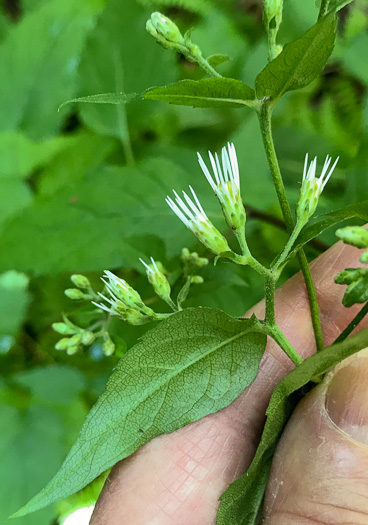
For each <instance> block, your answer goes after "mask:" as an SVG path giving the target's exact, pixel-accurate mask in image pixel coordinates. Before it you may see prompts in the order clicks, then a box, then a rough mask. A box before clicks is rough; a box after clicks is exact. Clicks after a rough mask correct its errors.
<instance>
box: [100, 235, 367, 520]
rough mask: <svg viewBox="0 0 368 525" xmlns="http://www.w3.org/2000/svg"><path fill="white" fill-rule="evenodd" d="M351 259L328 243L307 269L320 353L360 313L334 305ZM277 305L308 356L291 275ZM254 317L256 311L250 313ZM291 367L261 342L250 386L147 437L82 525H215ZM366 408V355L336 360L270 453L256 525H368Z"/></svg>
mask: <svg viewBox="0 0 368 525" xmlns="http://www.w3.org/2000/svg"><path fill="white" fill-rule="evenodd" d="M357 260H358V252H357V250H356V249H354V248H351V247H348V246H344V245H342V244H341V243H337V244H336V245H335V246H333V247H332V248H331V249H330V250H328V251H327V252H326V253H324V254H323V255H322V256H321V257H319V258H318V259H317V260H316V261H314V262H313V263H312V265H311V270H312V274H313V277H314V280H315V285H316V289H317V294H318V300H319V305H320V312H321V319H322V323H323V331H324V339H325V343H326V344H327V345H328V344H331V343H332V342H333V341H334V339H335V338H336V337H337V335H338V334H339V333H340V332H341V330H342V329H343V328H344V327H345V326H346V325H347V324H348V323H349V322H350V321H351V319H352V318H353V317H354V316H355V315H356V313H357V311H358V310H359V308H360V307H359V306H356V307H352V308H349V309H346V308H344V307H343V306H342V304H341V298H342V294H343V292H344V290H343V287H341V286H337V285H335V284H334V280H333V279H334V276H335V275H336V274H337V273H338V272H340V271H342V270H343V269H344V268H346V267H348V266H356V265H357ZM276 303H277V308H276V312H277V321H278V323H279V325H280V327H281V328H282V330H283V331H284V333H285V335H286V336H287V337H288V338H289V339H290V341H291V342H292V343H293V345H294V347H295V348H296V349H297V350H298V351H299V352H300V354H301V355H302V356H303V357H308V356H309V355H311V354H312V353H313V352H314V351H315V344H314V336H313V329H312V326H311V320H310V315H309V306H308V300H307V294H306V290H305V287H304V284H303V280H302V277H301V276H300V275H297V276H294V277H293V278H292V279H290V280H289V281H288V282H287V283H286V284H285V285H284V286H282V288H280V289H279V290H278V292H277V293H276ZM262 311H263V304H262V303H260V304H259V305H257V306H256V307H254V308H253V309H252V311H251V312H250V313H253V312H254V313H256V314H257V315H260V316H261V315H262ZM367 325H368V323H367V322H365V326H367ZM363 326H364V323H362V324H361V326H360V328H362V327H363ZM292 367H293V365H292V363H291V362H290V361H289V360H288V358H287V357H286V355H285V354H284V353H283V352H282V351H281V350H280V349H279V348H278V346H277V344H276V343H274V342H273V341H272V340H270V341H269V342H268V344H267V348H266V353H265V355H264V357H263V359H262V363H261V367H260V371H259V374H258V376H257V378H256V380H255V381H254V382H253V383H252V385H250V387H248V388H247V389H246V390H245V391H244V392H243V394H242V395H241V396H240V397H239V398H238V399H236V400H235V401H234V402H233V403H232V404H231V405H230V406H228V407H226V408H225V409H223V410H221V411H220V412H218V413H216V414H212V415H209V416H207V417H205V418H203V419H201V420H200V421H197V422H195V423H192V424H190V425H187V426H186V427H184V428H181V429H179V430H177V431H176V432H173V433H172V434H167V435H162V436H159V437H157V438H155V439H153V440H152V441H151V442H149V443H147V444H146V445H145V446H143V447H142V448H140V449H139V450H138V451H137V452H135V453H134V454H133V455H132V456H130V457H129V458H127V459H125V460H123V461H121V462H119V463H118V464H117V465H116V466H115V467H114V468H113V470H112V472H111V474H110V476H109V478H108V480H107V481H106V484H105V487H104V489H103V491H102V494H101V496H100V498H99V500H98V502H97V505H96V509H95V511H94V514H93V516H92V519H91V522H90V523H91V525H107V524H108V525H188V524H193V525H214V524H215V523H216V514H217V508H218V505H219V502H218V498H219V496H220V495H221V494H222V493H223V492H224V490H225V489H226V488H227V486H228V485H229V483H231V482H232V481H234V480H235V479H236V478H238V477H239V476H240V475H242V474H243V473H244V472H245V471H246V469H247V468H248V466H249V464H250V462H251V460H252V458H253V456H254V453H255V450H256V448H257V445H258V442H259V438H260V435H261V432H262V427H263V424H264V417H265V416H264V414H265V410H266V407H267V404H268V401H269V399H270V396H271V394H272V391H273V389H274V387H275V386H276V384H277V383H278V382H279V381H280V380H281V379H282V377H283V376H284V375H285V374H286V373H287V372H288V371H290V370H291V369H292ZM367 400H368V351H362V352H360V353H359V354H357V355H356V356H353V357H352V358H350V359H348V360H346V361H344V362H343V363H342V364H340V365H339V366H338V367H337V368H336V370H335V372H334V373H330V374H328V375H327V376H326V378H325V380H324V381H323V383H321V384H320V385H319V386H318V387H316V388H315V389H314V390H313V391H312V392H311V393H310V394H309V395H308V396H307V397H306V398H304V399H303V401H302V402H301V403H300V405H299V406H298V407H297V409H296V411H295V412H294V414H293V416H292V418H291V419H290V421H289V423H288V425H287V427H286V429H285V431H284V434H283V436H282V438H281V441H280V443H279V446H278V448H277V451H276V455H275V458H274V461H273V466H272V472H271V476H270V481H269V485H268V490H267V495H266V503H265V518H264V523H265V525H314V524H317V523H326V524H327V523H334V524H344V525H346V524H348V523H349V524H354V525H358V524H359V525H360V524H362V525H363V524H365V525H367V523H368V446H367V445H368V402H367Z"/></svg>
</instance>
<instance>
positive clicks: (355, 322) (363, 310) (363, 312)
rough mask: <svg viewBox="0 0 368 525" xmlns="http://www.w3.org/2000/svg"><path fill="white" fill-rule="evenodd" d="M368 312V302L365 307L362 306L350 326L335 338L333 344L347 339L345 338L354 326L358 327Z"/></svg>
mask: <svg viewBox="0 0 368 525" xmlns="http://www.w3.org/2000/svg"><path fill="white" fill-rule="evenodd" d="M367 314H368V303H365V305H364V306H363V308H361V309H360V310H359V312H358V313H357V314H356V316H355V317H354V319H353V320H352V321H350V323H349V324H348V326H347V327H346V328H345V329H344V330H343V331H342V332H341V334H340V335H339V337H337V338H336V339H335V341H334V342H333V344H336V343H341V341H345V339H346V338H347V337H348V335H350V334H351V332H352V331H353V330H354V328H356V327H357V326H358V324H359V323H360V321H362V320H363V319H364V317H365V316H366V315H367Z"/></svg>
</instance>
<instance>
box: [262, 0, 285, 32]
mask: <svg viewBox="0 0 368 525" xmlns="http://www.w3.org/2000/svg"><path fill="white" fill-rule="evenodd" d="M283 3H284V2H283V0H265V2H264V8H263V17H264V21H265V25H266V29H267V30H268V29H278V28H279V26H280V24H281V21H282V8H283Z"/></svg>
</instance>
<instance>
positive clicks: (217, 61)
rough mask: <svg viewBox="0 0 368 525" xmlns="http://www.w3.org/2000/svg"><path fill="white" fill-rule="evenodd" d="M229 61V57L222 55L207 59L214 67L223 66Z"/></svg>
mask: <svg viewBox="0 0 368 525" xmlns="http://www.w3.org/2000/svg"><path fill="white" fill-rule="evenodd" d="M228 60H230V57H229V55H222V54H217V55H211V56H210V57H208V58H207V62H208V63H209V65H210V66H212V67H216V66H219V65H220V64H223V63H224V62H227V61H228Z"/></svg>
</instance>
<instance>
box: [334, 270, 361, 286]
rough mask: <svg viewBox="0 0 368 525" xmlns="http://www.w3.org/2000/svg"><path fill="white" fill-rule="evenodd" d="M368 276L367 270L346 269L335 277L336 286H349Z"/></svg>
mask: <svg viewBox="0 0 368 525" xmlns="http://www.w3.org/2000/svg"><path fill="white" fill-rule="evenodd" d="M367 274H368V269H367V268H346V269H345V270H343V271H342V272H340V273H338V274H337V275H336V276H335V283H336V284H351V283H353V282H355V281H357V280H358V279H360V278H362V277H366V276H367Z"/></svg>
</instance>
